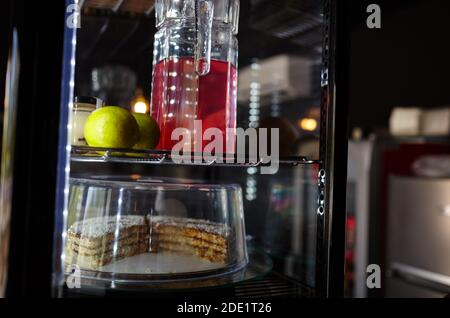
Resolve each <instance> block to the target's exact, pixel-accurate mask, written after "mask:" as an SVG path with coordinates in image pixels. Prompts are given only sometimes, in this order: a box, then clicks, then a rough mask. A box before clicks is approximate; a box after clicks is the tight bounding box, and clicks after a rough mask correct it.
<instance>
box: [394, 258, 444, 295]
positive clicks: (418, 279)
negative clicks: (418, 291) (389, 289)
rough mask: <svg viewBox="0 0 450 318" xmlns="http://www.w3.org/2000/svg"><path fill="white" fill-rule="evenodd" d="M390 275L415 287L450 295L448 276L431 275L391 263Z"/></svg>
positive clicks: (419, 269)
mask: <svg viewBox="0 0 450 318" xmlns="http://www.w3.org/2000/svg"><path fill="white" fill-rule="evenodd" d="M390 274H391V276H392V277H397V278H399V279H401V280H403V281H405V282H408V283H411V284H413V285H416V286H420V287H424V288H428V289H432V290H435V291H438V292H443V293H450V276H447V275H442V274H438V273H433V272H430V271H427V270H424V269H421V268H417V267H413V266H409V265H405V264H401V263H392V264H391V266H390Z"/></svg>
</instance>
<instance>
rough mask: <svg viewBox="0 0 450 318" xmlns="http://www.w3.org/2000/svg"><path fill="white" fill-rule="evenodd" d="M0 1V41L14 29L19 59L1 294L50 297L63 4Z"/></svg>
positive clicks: (18, 0) (16, 0)
mask: <svg viewBox="0 0 450 318" xmlns="http://www.w3.org/2000/svg"><path fill="white" fill-rule="evenodd" d="M6 2H8V4H7V5H6V4H5V3H2V7H3V6H4V5H6V6H7V7H8V6H10V8H11V11H10V12H8V10H5V11H3V10H2V11H0V12H1V15H2V17H1V18H0V19H2V20H3V19H4V18H5V19H11V20H12V21H11V25H10V27H9V28H6V29H4V30H3V32H4V33H3V34H2V38H10V37H11V32H12V29H13V28H16V29H17V31H18V32H17V33H18V43H19V55H20V74H19V95H18V101H17V109H16V111H17V123H16V139H15V141H14V142H15V151H14V157H13V158H14V171H13V172H12V175H13V194H12V195H13V198H12V202H11V209H12V211H11V231H10V233H11V235H10V245H9V257H8V278H7V286H6V296H16V297H22V296H31V295H40V296H50V294H51V283H52V259H53V257H52V256H53V255H52V253H53V230H54V212H53V211H54V210H55V190H56V188H57V187H56V178H57V175H58V172H57V168H58V164H57V149H58V145H59V142H58V141H59V140H58V138H59V128H60V127H59V123H60V120H59V119H60V91H61V64H62V61H63V57H62V54H63V50H62V48H63V33H64V12H65V5H64V1H56V2H55V3H52V6H51V7H52V8H51V9H52V10H56V13H57V14H53V16H50V17H49V15H50V14H49V13H50V12H51V11H49V6H44V5H42V3H39V2H36V1H24V0H9V1H6ZM3 15H5V17H3ZM9 43H10V42H9V41H8V42H7V43H2V45H7V46H8V45H9ZM1 76H4V74H1ZM2 89H3V88H2Z"/></svg>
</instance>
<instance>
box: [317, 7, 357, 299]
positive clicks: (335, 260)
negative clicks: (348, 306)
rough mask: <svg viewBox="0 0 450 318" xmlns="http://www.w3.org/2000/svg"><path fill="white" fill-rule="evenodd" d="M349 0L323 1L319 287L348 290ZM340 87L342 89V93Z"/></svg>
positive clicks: (324, 293)
mask: <svg viewBox="0 0 450 318" xmlns="http://www.w3.org/2000/svg"><path fill="white" fill-rule="evenodd" d="M348 5H349V4H348V2H347V1H338V0H325V1H324V12H323V16H324V27H325V30H324V39H323V40H324V43H323V52H322V61H323V62H322V63H323V65H322V79H321V80H322V103H321V104H322V105H321V127H320V129H321V131H320V138H321V140H320V159H321V162H322V163H321V170H320V172H319V176H318V186H319V199H318V201H319V207H318V210H317V217H318V219H317V254H316V292H317V296H319V297H331V298H336V297H343V296H344V265H345V258H344V255H345V221H346V192H347V191H346V190H347V160H348V153H347V148H348V132H347V130H348V123H347V120H348V119H347V117H348V116H347V107H348V106H347V105H348V87H349V37H350V27H349V21H348V18H347V17H346V13H347V12H349V11H348V10H347V6H348ZM338 92H339V93H338Z"/></svg>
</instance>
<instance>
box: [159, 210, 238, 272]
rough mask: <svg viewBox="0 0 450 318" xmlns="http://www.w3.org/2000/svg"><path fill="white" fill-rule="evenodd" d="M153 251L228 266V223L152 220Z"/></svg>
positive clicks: (192, 220)
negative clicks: (188, 255) (177, 254)
mask: <svg viewBox="0 0 450 318" xmlns="http://www.w3.org/2000/svg"><path fill="white" fill-rule="evenodd" d="M151 226H152V238H151V241H152V249H153V250H156V251H172V252H179V253H186V254H194V255H197V256H199V257H201V258H203V259H206V260H209V261H211V262H215V263H226V261H227V258H228V237H229V233H228V232H229V230H228V227H227V226H225V225H224V224H220V223H215V222H210V221H206V220H198V219H187V218H176V217H161V216H155V217H153V218H151Z"/></svg>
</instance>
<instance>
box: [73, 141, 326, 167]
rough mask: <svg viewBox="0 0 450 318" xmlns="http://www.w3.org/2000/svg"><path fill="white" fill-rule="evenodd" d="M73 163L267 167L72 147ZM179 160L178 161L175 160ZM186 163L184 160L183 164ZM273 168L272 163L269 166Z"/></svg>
mask: <svg viewBox="0 0 450 318" xmlns="http://www.w3.org/2000/svg"><path fill="white" fill-rule="evenodd" d="M71 153H72V155H71V161H72V162H89V163H95V162H98V163H108V162H109V163H140V164H155V165H157V164H182V165H194V166H227V167H260V166H270V164H271V163H270V162H266V161H265V160H264V159H263V158H257V160H256V161H255V160H251V159H249V158H248V157H240V156H237V155H223V154H217V155H213V156H212V157H211V156H208V158H205V156H202V154H199V153H188V154H184V155H183V159H185V160H184V161H183V162H182V163H179V160H176V159H174V158H173V156H172V153H171V152H170V151H159V150H135V149H111V148H98V147H88V146H72V147H71ZM178 159H179V158H178ZM186 159H187V160H186ZM276 163H278V164H279V165H290V166H298V165H300V164H318V163H320V161H319V160H310V159H308V158H306V157H302V156H288V157H286V156H283V157H280V158H279V160H277V161H276ZM272 164H273V162H272Z"/></svg>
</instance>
